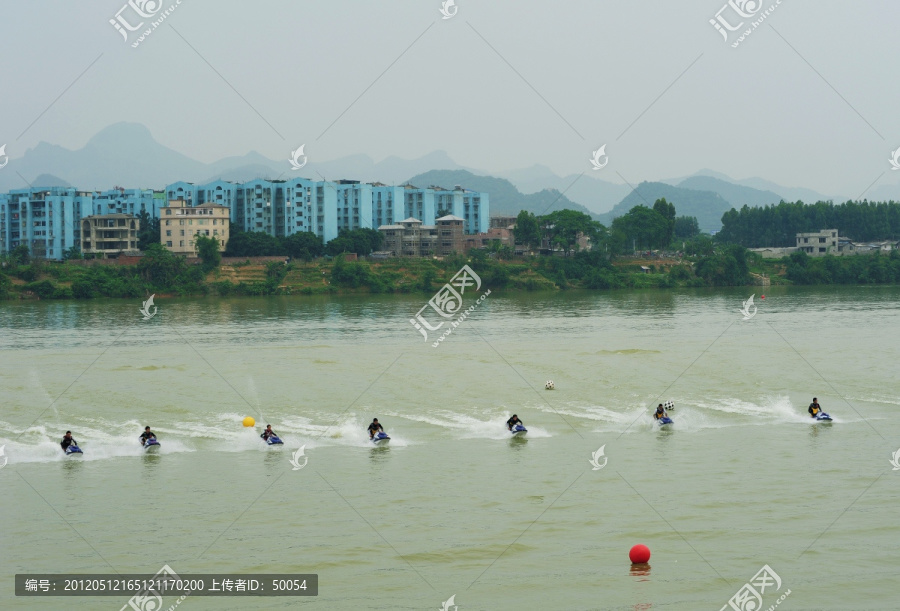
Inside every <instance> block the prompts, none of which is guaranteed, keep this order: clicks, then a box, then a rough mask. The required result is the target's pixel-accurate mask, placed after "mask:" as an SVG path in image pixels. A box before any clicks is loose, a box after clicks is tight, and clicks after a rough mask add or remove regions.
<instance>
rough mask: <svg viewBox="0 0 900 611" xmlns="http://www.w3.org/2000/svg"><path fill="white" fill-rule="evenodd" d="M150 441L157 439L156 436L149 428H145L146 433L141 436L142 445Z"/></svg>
mask: <svg viewBox="0 0 900 611" xmlns="http://www.w3.org/2000/svg"><path fill="white" fill-rule="evenodd" d="M148 439H156V435H155V434H153V433H152V432H151V431H150V427H149V426H145V427H144V432H143V433H142V434H141V445H144V444H145V443H147V440H148Z"/></svg>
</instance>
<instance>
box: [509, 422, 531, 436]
mask: <svg viewBox="0 0 900 611" xmlns="http://www.w3.org/2000/svg"><path fill="white" fill-rule="evenodd" d="M509 432H510V434H511V435H512V436H513V437H524V436H525V433H527V432H528V429H526V428H525V427H524V426H522V425H521V424H517V425H516V426H514V427H512V428H511V429H510V430H509Z"/></svg>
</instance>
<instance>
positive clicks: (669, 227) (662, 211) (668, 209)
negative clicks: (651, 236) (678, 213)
mask: <svg viewBox="0 0 900 611" xmlns="http://www.w3.org/2000/svg"><path fill="white" fill-rule="evenodd" d="M653 210H654V211H655V212H656V213H657V214H659V215H660V216H661V217H663V218H664V219H665V220H666V233H665V238H664V243H663V244H661V245H660V246H662V247H665V246H668V245H669V244H671V243H672V238H673V237H674V236H675V205H674V204H670V203H669V202H667V201H666V198H665V197H663V198H660V199H658V200H656V202H654V203H653Z"/></svg>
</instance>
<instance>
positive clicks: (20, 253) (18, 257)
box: [9, 244, 31, 265]
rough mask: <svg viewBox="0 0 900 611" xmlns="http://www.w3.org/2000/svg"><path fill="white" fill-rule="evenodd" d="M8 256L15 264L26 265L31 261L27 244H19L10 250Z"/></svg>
mask: <svg viewBox="0 0 900 611" xmlns="http://www.w3.org/2000/svg"><path fill="white" fill-rule="evenodd" d="M9 258H10V259H11V260H12V262H13V263H14V264H16V265H28V264H29V263H30V262H31V251H29V250H28V245H27V244H19V245H18V246H16V247H15V248H13V249H12V250H11V251H10V253H9Z"/></svg>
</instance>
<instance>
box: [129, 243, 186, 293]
mask: <svg viewBox="0 0 900 611" xmlns="http://www.w3.org/2000/svg"><path fill="white" fill-rule="evenodd" d="M186 268H187V263H186V262H185V259H184V257H181V256H179V255H176V254H174V253H173V252H171V251H169V250H168V249H166V248H163V246H162V245H161V244H150V245H149V246H147V250H146V251H145V252H144V256H143V257H141V260H140V262H138V272H140V274H141V276H143V278H144V280H146V281H147V282H149V283H151V284H152V285H154V286H156V287H162V288H165V287H170V286H172V285H173V284H174V283H175V279H176V278H177V277H178V275H179V274H181V273H183V272H184V271H185V269H186Z"/></svg>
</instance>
